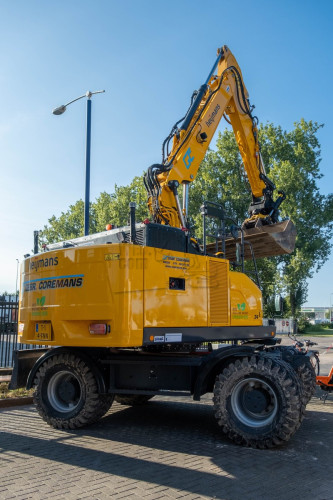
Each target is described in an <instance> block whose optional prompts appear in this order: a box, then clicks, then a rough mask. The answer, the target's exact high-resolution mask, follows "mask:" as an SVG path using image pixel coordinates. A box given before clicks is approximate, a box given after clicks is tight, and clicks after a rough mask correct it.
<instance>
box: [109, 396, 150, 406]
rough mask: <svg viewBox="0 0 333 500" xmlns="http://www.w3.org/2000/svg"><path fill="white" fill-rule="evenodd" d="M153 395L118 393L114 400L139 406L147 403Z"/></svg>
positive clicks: (122, 403)
mask: <svg viewBox="0 0 333 500" xmlns="http://www.w3.org/2000/svg"><path fill="white" fill-rule="evenodd" d="M153 397H154V396H147V395H145V394H116V395H115V398H114V400H115V401H116V402H117V403H119V404H121V405H127V406H139V405H144V404H146V403H147V401H149V400H150V399H152V398H153Z"/></svg>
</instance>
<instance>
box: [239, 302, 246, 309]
mask: <svg viewBox="0 0 333 500" xmlns="http://www.w3.org/2000/svg"><path fill="white" fill-rule="evenodd" d="M245 307H246V304H245V302H243V303H242V304H237V309H238V311H245Z"/></svg>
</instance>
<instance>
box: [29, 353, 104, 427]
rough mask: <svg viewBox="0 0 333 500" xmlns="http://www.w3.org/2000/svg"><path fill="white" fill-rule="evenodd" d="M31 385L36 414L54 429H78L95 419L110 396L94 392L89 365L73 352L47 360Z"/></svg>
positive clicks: (92, 375) (102, 410) (93, 380)
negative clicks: (33, 390)
mask: <svg viewBox="0 0 333 500" xmlns="http://www.w3.org/2000/svg"><path fill="white" fill-rule="evenodd" d="M34 388H35V393H34V403H35V405H36V408H37V411H38V413H39V415H40V416H41V417H42V418H43V420H45V422H47V423H48V424H49V425H51V426H52V427H54V428H56V429H78V428H80V427H83V426H85V425H89V424H92V423H93V422H96V421H97V420H99V419H100V418H101V417H102V416H103V415H105V413H106V412H107V411H108V410H109V408H110V406H111V405H112V402H113V399H114V396H113V395H109V394H99V393H98V387H97V382H96V379H95V376H94V374H93V372H92V370H91V368H90V367H89V366H88V364H87V363H86V362H85V361H84V360H82V359H81V358H80V357H79V356H77V355H74V354H58V355H55V356H53V357H52V358H49V359H47V360H46V361H45V363H43V364H42V365H41V366H40V368H39V370H38V371H37V373H36V377H35V379H34Z"/></svg>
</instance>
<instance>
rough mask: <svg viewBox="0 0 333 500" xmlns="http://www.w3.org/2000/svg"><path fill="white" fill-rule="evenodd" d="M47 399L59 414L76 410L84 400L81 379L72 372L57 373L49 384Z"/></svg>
mask: <svg viewBox="0 0 333 500" xmlns="http://www.w3.org/2000/svg"><path fill="white" fill-rule="evenodd" d="M47 397H48V400H49V402H50V404H51V406H52V407H53V408H54V409H55V410H56V411H58V412H61V413H68V412H71V411H73V410H75V409H76V408H77V407H78V406H79V404H80V402H81V398H82V391H81V385H80V382H79V379H78V378H77V377H76V376H75V375H74V374H73V373H72V372H70V371H61V372H58V373H55V374H54V375H53V376H52V377H51V379H50V381H49V383H48V387H47Z"/></svg>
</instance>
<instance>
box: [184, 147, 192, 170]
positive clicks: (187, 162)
mask: <svg viewBox="0 0 333 500" xmlns="http://www.w3.org/2000/svg"><path fill="white" fill-rule="evenodd" d="M193 160H194V156H191V148H188V150H187V151H186V153H185V154H184V157H183V162H184V165H185V167H186V168H187V169H189V168H190V166H191V164H192V161H193Z"/></svg>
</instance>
